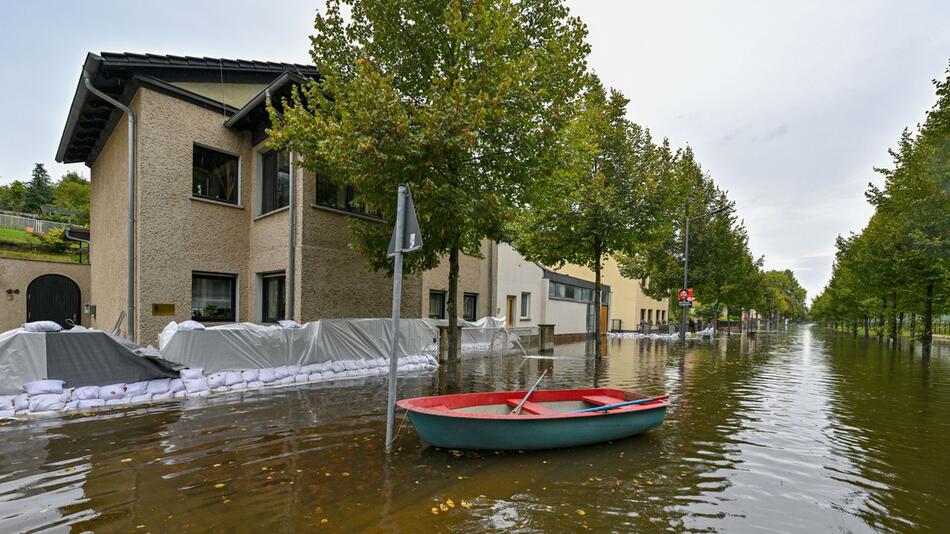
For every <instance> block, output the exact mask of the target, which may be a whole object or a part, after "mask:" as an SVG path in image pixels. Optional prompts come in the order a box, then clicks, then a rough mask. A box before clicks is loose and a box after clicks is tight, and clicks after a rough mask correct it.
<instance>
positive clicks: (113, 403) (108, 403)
mask: <svg viewBox="0 0 950 534" xmlns="http://www.w3.org/2000/svg"><path fill="white" fill-rule="evenodd" d="M128 403H129V398H128V397H122V398H119V399H109V400H107V401H106V406H124V405H127V404H128Z"/></svg>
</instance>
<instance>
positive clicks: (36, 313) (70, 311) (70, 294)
mask: <svg viewBox="0 0 950 534" xmlns="http://www.w3.org/2000/svg"><path fill="white" fill-rule="evenodd" d="M80 300H81V297H80V295H79V286H77V285H76V282H73V281H72V280H70V279H69V278H66V277H65V276H60V275H58V274H44V275H42V276H38V277H36V278H34V279H33V281H32V282H30V285H29V286H28V287H27V288H26V320H27V322H32V321H53V322H56V323H59V325H60V326H62V327H64V328H66V327H67V326H68V325H67V324H66V320H67V319H69V320H71V321H72V322H73V323H75V324H79V319H80V317H79V314H80V313H81V306H82V304H81V303H80Z"/></svg>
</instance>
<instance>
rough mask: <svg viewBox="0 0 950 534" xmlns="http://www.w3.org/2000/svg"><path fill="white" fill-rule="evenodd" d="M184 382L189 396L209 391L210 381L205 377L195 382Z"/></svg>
mask: <svg viewBox="0 0 950 534" xmlns="http://www.w3.org/2000/svg"><path fill="white" fill-rule="evenodd" d="M182 382H183V383H184V384H185V391H187V392H188V394H189V395H192V394H194V393H200V392H202V391H208V389H209V385H208V379H207V378H205V377H201V378H196V379H194V380H182Z"/></svg>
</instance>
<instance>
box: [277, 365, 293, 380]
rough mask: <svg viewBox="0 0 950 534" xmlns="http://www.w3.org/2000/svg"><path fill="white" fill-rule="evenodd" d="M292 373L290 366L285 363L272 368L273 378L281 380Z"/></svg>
mask: <svg viewBox="0 0 950 534" xmlns="http://www.w3.org/2000/svg"><path fill="white" fill-rule="evenodd" d="M292 374H293V373H292V372H291V371H290V368H289V367H287V366H286V365H282V366H280V367H275V368H274V378H275V379H276V380H282V379H284V378H287V377H288V376H291V375H292Z"/></svg>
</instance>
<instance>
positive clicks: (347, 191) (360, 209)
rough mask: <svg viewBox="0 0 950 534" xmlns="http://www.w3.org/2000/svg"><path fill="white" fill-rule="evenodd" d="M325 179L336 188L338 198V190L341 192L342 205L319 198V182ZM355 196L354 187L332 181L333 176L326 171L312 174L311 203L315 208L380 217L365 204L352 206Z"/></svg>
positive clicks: (374, 217)
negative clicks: (312, 190) (312, 194)
mask: <svg viewBox="0 0 950 534" xmlns="http://www.w3.org/2000/svg"><path fill="white" fill-rule="evenodd" d="M321 181H326V182H329V183H330V185H332V186H333V187H334V188H335V189H336V192H337V194H336V197H337V200H339V196H340V191H341V190H342V192H343V205H342V206H340V205H338V204H337V203H330V202H325V201H323V200H321V198H320V191H321V188H320V182H321ZM355 198H356V189H355V188H354V187H353V186H352V185H340V184H338V183H336V182H335V181H333V178H331V177H330V175H329V174H326V173H321V172H318V173H315V176H314V196H313V205H314V207H317V208H323V209H328V210H333V211H339V212H343V213H347V214H350V213H351V214H353V215H356V216H360V217H369V218H372V219H381V217H379V216H378V215H374V214H373V213H372V212H371V211H370V210H369V209H368V208H367V207H366V206H353V205H352V203H353V202H354V201H355V200H354V199H355Z"/></svg>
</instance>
